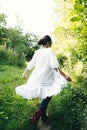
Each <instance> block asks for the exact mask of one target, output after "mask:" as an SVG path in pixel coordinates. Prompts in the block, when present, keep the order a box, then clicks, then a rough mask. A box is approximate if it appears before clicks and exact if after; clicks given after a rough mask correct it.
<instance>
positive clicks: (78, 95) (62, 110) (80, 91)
mask: <svg viewBox="0 0 87 130" xmlns="http://www.w3.org/2000/svg"><path fill="white" fill-rule="evenodd" d="M86 91H87V88H86V86H84V84H81V85H80V86H77V85H74V86H73V84H69V85H68V86H67V87H66V88H64V89H63V90H62V91H61V93H60V94H59V95H58V96H55V97H53V100H52V102H51V104H50V106H49V113H50V115H51V118H52V119H51V120H52V129H54V130H57V129H59V130H82V129H83V128H84V126H85V115H87V109H86V108H87V93H86ZM53 121H55V122H53Z"/></svg>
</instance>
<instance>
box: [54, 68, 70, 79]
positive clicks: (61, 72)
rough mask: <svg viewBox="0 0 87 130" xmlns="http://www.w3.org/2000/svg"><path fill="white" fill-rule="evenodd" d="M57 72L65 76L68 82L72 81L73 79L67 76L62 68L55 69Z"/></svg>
mask: <svg viewBox="0 0 87 130" xmlns="http://www.w3.org/2000/svg"><path fill="white" fill-rule="evenodd" d="M55 70H56V71H57V72H58V71H59V72H60V74H61V75H63V76H64V77H65V79H66V80H67V81H71V78H70V77H69V76H68V75H66V74H65V73H64V72H63V71H62V70H61V69H60V68H55Z"/></svg>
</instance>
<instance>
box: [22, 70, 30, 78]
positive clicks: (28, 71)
mask: <svg viewBox="0 0 87 130" xmlns="http://www.w3.org/2000/svg"><path fill="white" fill-rule="evenodd" d="M29 73H30V70H25V72H24V73H23V74H22V78H24V79H28V77H29Z"/></svg>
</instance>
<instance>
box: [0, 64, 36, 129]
mask: <svg viewBox="0 0 87 130" xmlns="http://www.w3.org/2000/svg"><path fill="white" fill-rule="evenodd" d="M24 69H25V68H19V67H13V66H5V65H0V130H32V125H31V122H30V117H31V116H32V114H33V111H34V109H35V108H36V106H37V102H38V100H37V99H33V100H29V101H28V100H26V99H24V98H22V97H20V96H18V95H16V93H15V87H16V86H19V85H21V84H24V83H25V82H26V81H25V80H24V79H22V78H21V75H22V73H23V71H24Z"/></svg>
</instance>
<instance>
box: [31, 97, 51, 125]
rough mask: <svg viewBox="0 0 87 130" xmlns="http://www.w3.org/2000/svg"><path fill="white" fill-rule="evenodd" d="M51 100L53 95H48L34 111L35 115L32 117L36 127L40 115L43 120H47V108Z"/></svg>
mask: <svg viewBox="0 0 87 130" xmlns="http://www.w3.org/2000/svg"><path fill="white" fill-rule="evenodd" d="M50 100H51V97H47V98H46V99H43V101H42V102H41V104H40V106H39V107H38V108H37V109H36V111H35V112H34V114H33V117H32V123H33V126H34V127H36V125H37V122H38V120H39V118H40V117H42V120H43V121H46V120H47V116H46V110H47V106H48V103H49V101H50Z"/></svg>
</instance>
